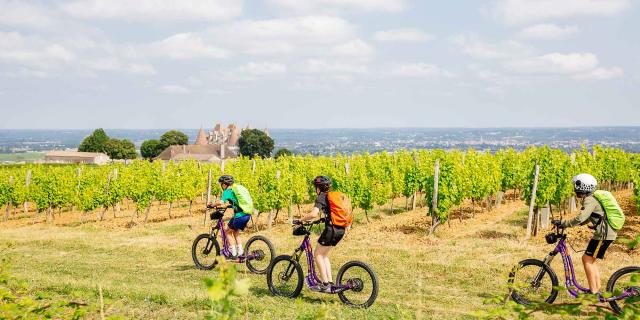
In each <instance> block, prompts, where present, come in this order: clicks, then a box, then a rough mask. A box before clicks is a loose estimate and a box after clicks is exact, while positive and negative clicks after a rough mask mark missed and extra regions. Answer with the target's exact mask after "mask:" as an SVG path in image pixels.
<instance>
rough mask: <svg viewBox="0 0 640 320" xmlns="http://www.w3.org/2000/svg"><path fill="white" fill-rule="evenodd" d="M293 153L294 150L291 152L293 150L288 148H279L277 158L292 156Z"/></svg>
mask: <svg viewBox="0 0 640 320" xmlns="http://www.w3.org/2000/svg"><path fill="white" fill-rule="evenodd" d="M291 155H293V152H291V150H289V149H287V148H282V149H278V151H276V154H275V156H274V157H275V158H276V159H278V158H280V157H282V156H291Z"/></svg>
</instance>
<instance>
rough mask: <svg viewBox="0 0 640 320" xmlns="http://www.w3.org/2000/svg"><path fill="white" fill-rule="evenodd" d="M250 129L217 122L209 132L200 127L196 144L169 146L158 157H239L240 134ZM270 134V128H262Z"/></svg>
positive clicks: (209, 159)
mask: <svg viewBox="0 0 640 320" xmlns="http://www.w3.org/2000/svg"><path fill="white" fill-rule="evenodd" d="M247 129H250V128H249V126H248V125H247V126H246V127H245V128H244V129H238V127H237V126H236V125H235V124H230V125H229V126H228V127H226V128H225V127H222V125H221V124H219V123H217V124H216V126H215V127H214V128H213V130H211V131H209V134H207V133H206V132H205V131H204V129H203V128H200V131H199V132H198V136H197V137H196V141H195V143H194V144H190V145H183V146H169V147H167V148H166V149H165V150H164V151H163V152H162V153H160V155H159V156H158V157H157V158H156V159H159V160H165V161H169V160H174V161H180V160H196V161H204V162H220V161H221V160H224V159H229V158H237V157H238V156H239V155H240V146H239V144H238V142H239V140H240V134H241V133H242V131H243V130H247ZM262 131H263V132H264V133H266V134H267V135H269V130H268V129H264V130H262Z"/></svg>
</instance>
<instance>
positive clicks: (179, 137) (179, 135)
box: [160, 130, 189, 149]
mask: <svg viewBox="0 0 640 320" xmlns="http://www.w3.org/2000/svg"><path fill="white" fill-rule="evenodd" d="M160 143H161V144H162V149H164V148H166V147H168V146H179V145H185V144H189V137H188V136H187V135H186V134H184V133H183V132H180V131H177V130H171V131H167V132H165V133H164V134H163V135H162V137H160Z"/></svg>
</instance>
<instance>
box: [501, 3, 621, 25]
mask: <svg viewBox="0 0 640 320" xmlns="http://www.w3.org/2000/svg"><path fill="white" fill-rule="evenodd" d="M630 5H631V1H630V0H498V1H497V2H496V3H494V5H493V7H492V8H491V12H492V13H493V14H494V15H495V16H496V17H498V18H499V19H500V20H502V21H504V22H505V23H507V24H520V23H527V22H532V21H542V20H549V19H558V18H568V17H576V16H612V15H615V14H618V13H620V12H622V11H624V10H626V9H627V8H629V7H630Z"/></svg>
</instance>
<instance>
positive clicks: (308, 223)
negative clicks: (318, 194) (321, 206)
mask: <svg viewBox="0 0 640 320" xmlns="http://www.w3.org/2000/svg"><path fill="white" fill-rule="evenodd" d="M323 222H325V219H324V218H321V219H318V220H315V221H300V220H293V221H292V222H291V224H292V225H294V226H305V227H309V226H312V225H316V224H320V223H323Z"/></svg>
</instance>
